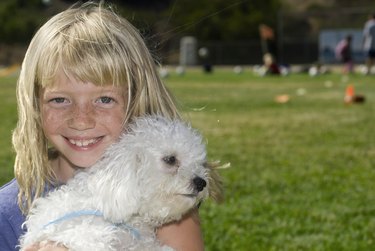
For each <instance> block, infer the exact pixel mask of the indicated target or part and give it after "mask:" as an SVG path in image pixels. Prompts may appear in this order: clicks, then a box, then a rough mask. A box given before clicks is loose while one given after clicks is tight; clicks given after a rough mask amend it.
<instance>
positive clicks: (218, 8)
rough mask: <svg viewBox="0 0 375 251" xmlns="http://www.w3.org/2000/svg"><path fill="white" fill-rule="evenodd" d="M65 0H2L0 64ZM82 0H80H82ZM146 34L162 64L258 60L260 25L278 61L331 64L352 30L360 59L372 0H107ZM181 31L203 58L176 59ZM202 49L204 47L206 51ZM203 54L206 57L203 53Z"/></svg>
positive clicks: (18, 53) (18, 55)
mask: <svg viewBox="0 0 375 251" xmlns="http://www.w3.org/2000/svg"><path fill="white" fill-rule="evenodd" d="M75 2H76V1H70V0H1V1H0V65H1V66H7V65H13V64H19V63H21V61H22V58H23V55H24V52H25V50H26V46H27V45H28V43H29V42H30V39H31V37H32V36H33V34H34V33H35V31H36V29H37V28H38V27H39V26H41V25H42V24H43V23H44V22H45V21H46V20H47V19H48V18H49V17H51V16H52V15H54V14H56V13H58V12H60V11H62V10H63V9H66V8H68V7H69V6H71V5H72V4H74V3H75ZM83 2H84V1H83ZM107 2H108V3H112V4H113V5H114V6H115V8H116V10H117V12H118V13H120V14H121V15H123V16H124V17H126V18H127V19H128V20H129V21H131V22H132V23H133V24H134V25H135V26H136V27H137V28H138V29H139V30H140V31H141V33H142V34H143V36H144V38H145V40H146V42H147V44H148V46H149V48H150V50H151V51H152V53H153V54H154V55H155V58H156V59H157V60H158V61H159V62H160V63H161V64H168V65H179V64H181V63H182V64H184V63H186V64H196V63H199V61H200V60H202V55H203V56H204V55H206V60H207V57H208V55H207V54H208V53H209V60H210V63H211V64H214V65H238V64H242V65H245V64H246V65H252V64H261V63H262V56H263V54H264V44H262V39H261V32H260V26H262V25H263V27H266V28H267V29H268V31H269V32H271V39H272V42H273V47H274V48H273V50H274V52H273V54H274V55H275V57H276V58H277V61H278V62H279V63H280V64H307V63H313V62H321V63H335V59H334V46H335V45H336V44H337V42H338V41H339V40H340V39H341V38H342V37H343V36H345V35H347V34H348V33H350V34H351V35H352V36H353V38H354V39H353V45H352V48H353V58H354V61H355V62H361V61H363V60H364V58H363V55H362V50H361V43H362V41H361V39H362V38H361V30H362V28H363V25H364V22H365V21H366V20H367V17H368V15H369V14H371V13H372V12H375V1H373V0H304V1H301V0H251V1H250V0H238V1H228V0H209V1H208V0H205V1H202V0H157V1H156V0H155V1H154V0H123V1H121V0H112V1H107ZM184 37H189V38H193V43H194V46H195V47H194V48H197V51H198V49H199V48H205V49H206V51H201V54H202V55H201V57H199V55H197V57H196V58H193V59H192V61H188V62H181V61H183V60H184V59H182V58H181V55H180V48H181V46H182V43H183V42H182V41H183V40H182V39H183V38H184ZM205 53H206V54H205ZM203 58H204V57H203Z"/></svg>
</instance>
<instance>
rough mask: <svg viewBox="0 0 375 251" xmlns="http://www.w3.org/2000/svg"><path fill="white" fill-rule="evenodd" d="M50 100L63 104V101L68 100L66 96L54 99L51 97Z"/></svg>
mask: <svg viewBox="0 0 375 251" xmlns="http://www.w3.org/2000/svg"><path fill="white" fill-rule="evenodd" d="M50 102H52V103H57V104H62V103H65V102H67V100H66V99H65V98H53V99H50Z"/></svg>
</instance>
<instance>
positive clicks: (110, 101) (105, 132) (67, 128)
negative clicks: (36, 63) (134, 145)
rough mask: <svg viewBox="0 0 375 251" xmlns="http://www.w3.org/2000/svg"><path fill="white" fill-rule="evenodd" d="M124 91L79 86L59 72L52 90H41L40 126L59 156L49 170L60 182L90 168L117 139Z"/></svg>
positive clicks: (122, 117) (107, 86)
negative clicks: (78, 169)
mask: <svg viewBox="0 0 375 251" xmlns="http://www.w3.org/2000/svg"><path fill="white" fill-rule="evenodd" d="M124 88H125V87H116V86H112V85H106V86H96V85H94V84H93V83H82V82H80V81H78V80H76V79H74V78H69V77H67V76H66V75H65V74H63V73H62V72H61V73H59V74H58V76H57V78H56V83H55V84H54V86H52V87H48V88H45V89H44V90H43V92H42V96H41V111H42V123H43V125H42V126H43V130H44V134H45V135H46V137H47V138H48V140H49V142H50V143H51V144H52V145H53V146H54V147H55V148H56V150H57V151H58V152H59V157H58V158H57V159H56V160H55V161H53V162H52V166H53V168H54V170H55V172H56V173H57V176H58V177H59V176H60V177H59V178H60V179H62V180H65V179H68V178H70V177H71V175H72V174H73V171H74V170H75V169H77V168H86V167H90V166H92V165H93V164H94V163H95V162H96V161H98V160H99V158H100V157H101V156H102V154H103V152H104V150H105V149H106V148H107V147H108V146H109V145H110V144H112V143H113V142H115V141H116V140H117V139H118V138H119V136H120V134H121V132H122V131H123V122H124V119H125V110H126V105H127V100H126V95H125V90H124ZM61 176H62V177H61Z"/></svg>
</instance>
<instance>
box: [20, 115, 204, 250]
mask: <svg viewBox="0 0 375 251" xmlns="http://www.w3.org/2000/svg"><path fill="white" fill-rule="evenodd" d="M205 162H206V150H205V146H204V144H203V143H202V138H201V136H200V134H199V133H197V132H196V131H195V130H193V129H192V128H191V127H190V126H189V125H187V124H185V123H183V122H181V121H178V120H173V121H170V120H167V119H165V118H162V117H158V116H147V117H143V118H139V119H136V120H135V121H134V123H132V124H131V125H130V126H129V129H128V130H127V132H126V133H124V134H123V136H122V137H121V139H120V140H119V142H117V143H115V144H113V145H112V146H111V147H110V148H109V149H108V151H106V153H105V154H104V156H103V158H102V159H101V160H100V161H99V162H98V163H97V164H95V165H94V166H92V167H91V168H89V169H87V170H85V171H80V172H78V173H77V174H76V175H75V176H74V178H73V179H71V180H70V181H69V182H68V183H67V184H66V185H63V186H61V187H59V188H58V189H56V190H55V191H52V192H50V193H49V194H48V196H46V197H44V198H38V199H36V200H35V202H34V204H33V207H32V209H31V210H30V214H29V216H28V217H27V220H26V222H25V226H26V227H27V229H28V231H27V233H26V234H25V235H24V236H22V237H21V239H20V241H21V250H22V248H23V247H26V246H28V245H30V244H33V243H36V242H39V241H43V240H51V241H54V242H56V243H60V244H63V245H65V246H66V247H68V248H69V250H79V251H85V250H87V251H89V250H90V251H95V250H97V251H99V250H106V251H108V250H171V249H170V248H169V247H166V246H161V245H160V243H159V242H158V241H157V239H156V236H155V229H156V228H157V227H159V226H161V225H163V224H166V223H168V222H171V221H176V220H179V219H180V218H181V217H182V216H183V215H184V214H186V213H187V212H188V211H189V210H191V209H193V208H195V207H197V205H198V204H199V203H200V202H201V201H202V200H203V199H204V198H206V197H207V196H208V189H209V177H208V175H209V170H208V168H207V167H205ZM85 212H86V213H85ZM87 212H89V213H87ZM93 212H95V213H93ZM80 214H82V215H80Z"/></svg>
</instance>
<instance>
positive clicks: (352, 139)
mask: <svg viewBox="0 0 375 251" xmlns="http://www.w3.org/2000/svg"><path fill="white" fill-rule="evenodd" d="M14 82H15V79H14V78H9V79H5V78H2V79H0V87H1V88H2V89H1V92H0V95H1V96H0V107H1V110H0V114H1V115H2V116H3V117H5V118H6V119H4V120H3V121H2V122H1V124H0V136H1V138H2V140H1V141H0V144H1V145H0V147H1V151H0V161H1V162H0V164H1V169H0V170H1V176H0V178H1V180H0V183H1V184H2V183H4V182H5V181H7V180H9V179H10V178H11V177H12V163H13V153H12V151H11V145H10V134H11V129H12V128H13V127H14V124H15V121H16V112H15V111H16V109H15V107H14V104H15V98H14ZM166 83H167V85H168V86H169V88H170V89H171V90H172V91H173V92H174V93H175V95H176V97H177V99H178V100H179V101H180V104H181V107H182V110H183V111H184V114H185V115H186V116H187V118H188V119H190V120H191V121H192V123H193V125H194V126H195V127H197V128H198V129H199V130H201V131H202V133H203V134H204V136H205V138H206V140H207V147H208V152H209V158H210V159H211V160H217V159H220V160H221V161H222V162H223V163H225V162H230V163H231V165H232V167H231V168H229V169H225V170H221V171H220V172H221V175H222V177H223V180H224V183H225V195H226V199H225V201H224V203H222V204H215V203H213V202H211V201H208V202H206V203H204V204H203V205H202V207H201V210H200V212H201V218H202V228H203V231H204V238H205V242H206V246H207V250H209V251H211V250H212V251H216V250H251V251H256V250H270V251H271V250H288V251H293V250H324V251H325V250H335V251H337V250H348V251H349V250H350V251H352V250H366V251H367V250H375V134H374V125H375V119H374V114H375V113H374V112H375V109H374V108H375V77H364V76H360V75H354V76H350V77H349V78H348V79H345V78H343V77H342V76H340V75H338V74H327V75H322V76H318V77H314V78H311V77H309V76H307V75H303V74H298V75H290V76H287V77H258V76H254V75H253V74H252V73H250V71H249V70H247V71H245V72H244V73H243V74H240V75H235V74H234V73H232V72H231V71H230V70H217V71H215V72H214V74H207V75H205V74H202V73H201V72H200V71H188V72H187V73H186V74H185V75H184V76H177V75H175V74H174V73H172V74H171V75H170V76H169V77H168V78H167V79H166ZM347 84H353V85H354V86H355V88H356V91H357V92H358V93H362V94H365V95H366V102H365V103H364V104H356V105H344V103H343V97H344V92H345V87H346V85H347ZM327 86H328V87H327ZM301 88H303V89H304V90H305V92H306V94H305V95H302V96H301V95H297V92H298V90H299V89H301ZM279 94H288V95H290V97H291V100H290V102H288V103H286V104H278V103H276V102H274V97H275V96H276V95H279ZM8 118H9V119H8Z"/></svg>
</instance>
